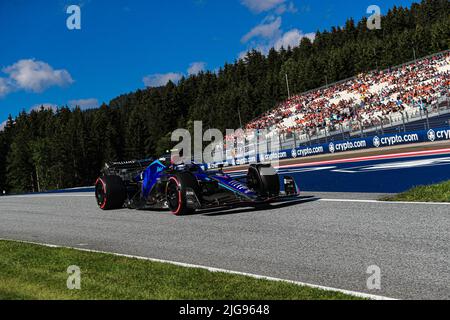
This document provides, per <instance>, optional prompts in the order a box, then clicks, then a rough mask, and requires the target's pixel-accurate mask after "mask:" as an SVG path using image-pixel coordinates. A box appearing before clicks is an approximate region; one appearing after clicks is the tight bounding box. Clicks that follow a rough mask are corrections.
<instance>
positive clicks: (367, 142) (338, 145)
mask: <svg viewBox="0 0 450 320" xmlns="http://www.w3.org/2000/svg"><path fill="white" fill-rule="evenodd" d="M444 140H450V127H447V128H437V129H430V130H420V131H411V132H405V133H399V134H387V135H380V136H371V137H367V138H359V139H352V140H343V141H336V142H330V143H328V144H321V145H315V146H311V147H299V148H295V149H292V150H282V151H280V152H273V153H272V152H269V153H267V154H261V155H258V157H257V159H256V156H248V157H245V158H236V159H227V161H225V162H223V163H214V164H208V167H210V168H214V167H217V165H218V164H223V165H224V166H234V165H244V164H249V163H255V162H264V161H269V160H284V159H296V158H304V157H308V156H314V155H320V154H335V153H340V152H346V151H353V150H363V149H371V148H372V149H373V148H384V147H392V146H396V145H404V144H414V143H424V142H435V141H444ZM256 160H257V161H256Z"/></svg>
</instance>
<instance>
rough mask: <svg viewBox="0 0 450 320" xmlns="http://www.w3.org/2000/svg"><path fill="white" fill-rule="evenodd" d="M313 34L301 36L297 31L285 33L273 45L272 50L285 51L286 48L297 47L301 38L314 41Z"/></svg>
mask: <svg viewBox="0 0 450 320" xmlns="http://www.w3.org/2000/svg"><path fill="white" fill-rule="evenodd" d="M315 36H316V35H315V33H307V34H303V33H302V32H301V31H300V30H298V29H292V30H290V31H288V32H286V33H285V34H283V36H281V37H280V38H279V39H278V40H277V41H276V42H275V44H274V48H275V50H280V49H281V48H282V47H283V48H285V49H287V48H288V47H291V48H293V47H297V46H298V45H299V44H300V40H302V39H303V38H305V37H306V38H309V39H311V40H314V38H315Z"/></svg>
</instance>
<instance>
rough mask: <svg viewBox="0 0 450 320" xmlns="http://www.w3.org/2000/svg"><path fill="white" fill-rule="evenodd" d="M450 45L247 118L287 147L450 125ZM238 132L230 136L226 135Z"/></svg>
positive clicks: (251, 128) (250, 132) (250, 127)
mask: <svg viewBox="0 0 450 320" xmlns="http://www.w3.org/2000/svg"><path fill="white" fill-rule="evenodd" d="M449 88H450V51H445V52H441V53H438V54H434V55H432V56H428V57H425V58H421V59H418V60H416V61H412V62H409V63H406V64H403V65H400V66H396V67H392V68H390V69H387V70H382V71H372V72H368V73H363V74H360V75H358V76H356V77H354V78H351V79H346V80H343V81H340V82H337V83H334V84H331V85H328V86H325V87H322V88H318V89H315V90H311V91H308V92H305V93H303V94H299V95H295V96H293V97H291V98H290V99H288V100H286V101H284V102H282V103H280V104H279V105H278V106H277V107H276V108H275V109H273V110H271V111H269V112H267V113H265V114H264V115H262V116H261V117H259V118H257V119H255V120H253V121H251V122H250V123H248V124H247V125H246V126H245V128H244V130H245V133H246V138H247V139H248V140H249V141H251V139H252V138H253V137H254V134H255V132H257V131H258V130H261V129H265V130H267V131H268V132H269V134H268V138H270V137H272V138H276V137H278V138H276V139H278V140H279V143H280V144H281V147H282V148H283V149H288V148H292V147H294V146H295V147H297V146H299V145H307V144H309V145H311V144H318V143H326V142H329V141H335V140H342V139H348V138H353V137H360V136H366V135H368V134H371V133H375V132H376V133H377V134H380V133H381V134H387V133H395V132H400V131H408V130H409V131H410V130H418V129H426V128H430V127H436V126H446V125H449V122H448V121H449V119H450V104H449V101H450V91H449ZM234 138H236V137H230V136H228V137H227V141H230V140H234Z"/></svg>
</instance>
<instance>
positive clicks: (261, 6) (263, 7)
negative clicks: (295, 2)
mask: <svg viewBox="0 0 450 320" xmlns="http://www.w3.org/2000/svg"><path fill="white" fill-rule="evenodd" d="M285 1H286V0H241V3H242V4H243V5H244V6H246V7H247V8H249V9H250V10H251V11H252V12H254V13H261V12H264V11H269V10H272V9H274V8H276V7H277V6H279V5H280V4H283V3H284V2H285Z"/></svg>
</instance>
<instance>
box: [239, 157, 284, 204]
mask: <svg viewBox="0 0 450 320" xmlns="http://www.w3.org/2000/svg"><path fill="white" fill-rule="evenodd" d="M247 186H248V187H249V188H250V189H252V190H254V191H255V192H256V193H257V194H258V195H259V196H261V197H264V198H271V197H277V196H279V194H280V179H279V176H278V174H277V173H276V171H275V169H273V168H272V166H270V165H263V164H253V165H251V166H250V167H249V168H248V172H247Z"/></svg>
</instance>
